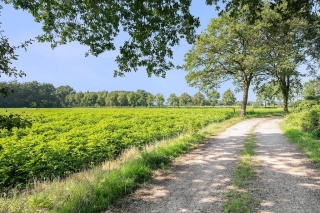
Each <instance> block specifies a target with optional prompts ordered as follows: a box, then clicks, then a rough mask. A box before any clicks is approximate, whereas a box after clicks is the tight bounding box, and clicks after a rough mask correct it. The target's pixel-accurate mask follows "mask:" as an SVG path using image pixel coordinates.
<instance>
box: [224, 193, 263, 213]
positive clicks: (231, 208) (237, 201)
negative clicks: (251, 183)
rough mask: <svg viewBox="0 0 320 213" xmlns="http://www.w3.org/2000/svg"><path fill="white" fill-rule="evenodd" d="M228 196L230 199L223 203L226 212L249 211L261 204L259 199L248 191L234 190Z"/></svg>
mask: <svg viewBox="0 0 320 213" xmlns="http://www.w3.org/2000/svg"><path fill="white" fill-rule="evenodd" d="M227 197H228V201H226V202H225V203H223V205H222V207H223V212H225V213H235V212H237V213H249V212H252V209H254V208H256V207H257V206H258V205H259V201H258V200H257V199H255V198H253V197H252V196H250V195H249V194H248V193H246V192H241V191H232V192H230V193H228V194H227Z"/></svg>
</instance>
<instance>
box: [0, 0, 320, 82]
mask: <svg viewBox="0 0 320 213" xmlns="http://www.w3.org/2000/svg"><path fill="white" fill-rule="evenodd" d="M1 2H3V3H5V4H11V5H13V7H14V8H16V9H22V10H26V11H28V12H29V13H30V14H31V15H32V16H33V17H34V18H35V21H36V22H39V23H41V24H42V26H43V27H42V29H43V34H42V35H39V36H38V37H37V40H38V41H40V42H49V43H51V46H52V47H53V48H54V47H56V46H57V45H62V44H66V43H68V42H72V41H78V42H79V43H80V44H82V45H85V46H88V47H89V50H88V51H87V52H86V55H88V54H92V55H94V56H98V55H99V54H101V53H103V52H105V51H109V50H114V49H115V48H116V47H115V44H114V39H115V38H116V37H117V36H118V35H119V33H120V32H125V33H127V34H128V37H129V38H128V40H127V41H125V42H124V43H123V45H122V46H121V47H120V55H118V56H117V58H116V62H117V63H118V67H119V69H118V70H116V71H115V76H123V75H124V74H125V73H126V72H131V71H136V70H137V69H138V67H145V68H146V71H147V73H148V75H149V76H151V75H152V74H154V75H156V76H162V77H165V75H166V71H168V70H170V69H172V68H173V67H174V64H173V63H172V62H171V61H170V59H172V57H173V52H172V47H173V46H175V45H178V44H179V42H180V40H181V39H183V38H185V39H186V40H187V42H189V43H193V42H194V41H195V39H196V34H195V29H196V28H197V27H199V26H200V23H199V18H197V17H195V16H193V15H192V14H191V13H190V6H191V2H192V1H191V0H183V1H181V0H165V1H164V0H144V1H142V0H137V1H132V0H122V1H114V0H94V1H93V0H65V1H61V0H1ZM205 2H206V4H208V5H213V4H215V5H217V9H218V10H219V11H220V12H229V14H230V15H231V16H232V17H236V16H237V15H238V13H239V11H241V9H242V7H244V6H246V7H247V8H248V10H247V11H248V12H247V17H248V20H249V21H250V22H255V21H256V20H259V19H261V13H260V12H261V11H262V8H263V6H264V3H265V1H264V0H205ZM283 2H285V1H284V0H274V1H271V2H270V5H269V9H271V10H274V11H276V12H277V13H278V14H280V16H281V17H282V19H283V20H288V19H290V18H292V17H296V16H300V17H304V18H306V19H307V20H308V21H309V22H311V23H317V22H318V7H316V6H318V4H319V2H320V1H319V0H303V1H296V0H287V5H288V6H287V8H286V10H279V9H277V5H280V4H282V3H283ZM220 3H225V7H224V8H222V9H221V8H220V7H219V5H220ZM275 29H277V28H276V27H275ZM310 36H311V37H310ZM315 37H316V38H318V35H317V34H314V33H313V34H312V33H309V37H306V38H308V39H312V38H315ZM10 46H11V45H10Z"/></svg>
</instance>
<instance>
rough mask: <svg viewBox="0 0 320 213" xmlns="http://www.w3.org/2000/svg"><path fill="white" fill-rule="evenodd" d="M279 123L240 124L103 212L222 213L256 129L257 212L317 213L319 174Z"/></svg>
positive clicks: (319, 210) (319, 205)
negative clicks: (246, 141)
mask: <svg viewBox="0 0 320 213" xmlns="http://www.w3.org/2000/svg"><path fill="white" fill-rule="evenodd" d="M281 121H282V118H277V117H273V118H257V119H250V120H246V121H243V122H240V123H238V124H236V125H234V126H232V127H230V128H228V129H227V130H226V131H225V132H223V133H222V134H220V135H219V136H216V137H211V138H209V139H208V143H207V144H204V145H200V146H199V147H198V148H197V149H195V150H194V151H192V152H191V153H190V154H187V155H185V156H183V157H181V158H180V159H179V160H178V161H177V162H175V163H174V164H173V165H172V168H171V169H170V170H164V171H162V172H161V173H159V174H158V175H156V176H155V178H154V179H153V180H151V181H149V182H148V183H146V184H145V186H144V187H142V188H141V189H139V190H137V191H136V192H135V193H133V194H132V195H130V196H128V197H127V198H125V199H123V200H120V201H119V202H118V204H117V205H115V206H114V207H113V208H112V209H110V210H108V211H107V212H106V213H120V212H132V213H156V212H159V213H160V212H161V213H177V212H193V213H195V212H197V213H198V212H199V213H200V212H201V213H205V212H208V213H209V212H210V213H213V212H223V210H222V207H221V204H222V202H223V201H224V200H225V199H226V194H227V193H228V192H229V191H230V190H231V189H232V186H231V180H232V178H233V171H234V169H235V166H236V163H237V161H238V158H239V155H240V153H241V151H242V150H243V139H245V138H246V137H248V134H249V132H250V131H251V130H252V129H254V130H255V135H256V139H257V142H258V147H257V148H256V150H255V153H256V155H257V157H256V158H257V160H259V161H260V166H259V167H257V168H256V169H257V178H256V180H255V181H254V182H253V186H252V187H253V188H252V190H250V191H251V192H252V193H253V196H254V197H256V198H258V199H259V200H260V201H261V206H260V207H259V208H258V209H255V210H254V211H255V212H261V213H262V212H263V213H267V212H268V213H269V212H270V213H271V212H274V213H286V212H290V213H294V212H303V213H307V212H310V213H320V202H319V201H320V175H319V173H318V172H317V170H316V169H315V168H314V167H313V164H312V163H310V161H309V160H307V159H306V158H305V157H304V156H303V155H302V154H301V151H299V149H297V148H296V147H295V146H294V145H292V144H290V143H288V141H287V140H286V139H285V138H284V137H283V136H282V134H281V131H280V129H279V123H280V122H281Z"/></svg>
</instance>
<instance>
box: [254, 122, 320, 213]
mask: <svg viewBox="0 0 320 213" xmlns="http://www.w3.org/2000/svg"><path fill="white" fill-rule="evenodd" d="M282 120H283V119H282V118H271V119H267V120H265V121H264V122H261V123H260V124H259V125H258V126H257V127H256V128H255V135H256V139H257V141H258V146H257V148H256V150H255V153H256V156H257V159H258V160H259V161H260V164H261V166H260V167H259V168H258V171H257V172H258V174H257V175H258V178H257V179H256V181H255V183H254V194H255V196H256V197H257V198H258V199H259V200H260V201H261V206H260V208H259V210H258V212H261V213H262V212H281V213H286V212H288V213H289V212H290V213H294V212H303V213H307V212H310V213H318V212H320V175H319V172H318V171H317V170H316V169H315V167H314V165H313V164H312V163H311V162H310V161H309V160H308V159H307V158H306V157H304V156H303V154H302V152H301V151H300V150H299V149H298V148H297V147H296V146H295V145H293V144H291V143H289V142H288V141H287V140H286V138H285V137H284V136H283V135H282V133H281V130H280V128H279V123H280V122H281V121H282Z"/></svg>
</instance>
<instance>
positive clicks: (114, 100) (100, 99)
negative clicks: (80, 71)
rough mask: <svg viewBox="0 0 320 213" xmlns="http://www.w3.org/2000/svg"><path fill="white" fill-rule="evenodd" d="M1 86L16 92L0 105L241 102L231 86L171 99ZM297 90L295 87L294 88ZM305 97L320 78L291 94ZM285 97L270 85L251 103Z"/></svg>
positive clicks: (318, 93) (316, 89)
mask: <svg viewBox="0 0 320 213" xmlns="http://www.w3.org/2000/svg"><path fill="white" fill-rule="evenodd" d="M0 87H2V88H6V90H8V91H13V93H10V94H9V96H8V97H0V107H2V108H21V107H99V106H111V107H115V106H132V107H135V106H142V107H150V106H158V107H162V106H164V105H169V106H172V107H179V106H192V105H193V106H204V105H205V106H209V105H210V106H216V105H218V106H230V105H235V104H236V105H239V104H240V103H239V102H236V97H235V94H234V92H233V91H232V90H231V89H228V90H226V91H225V92H224V93H223V94H222V96H220V93H218V92H217V91H216V90H211V91H210V92H206V93H205V94H203V93H201V92H197V93H196V94H194V95H193V96H191V95H189V94H188V93H186V92H185V93H182V94H181V95H180V96H178V95H176V94H175V93H172V94H170V96H169V97H168V98H166V97H164V95H163V94H161V93H158V94H156V95H154V94H152V93H150V92H147V91H145V90H137V91H135V92H134V91H110V92H108V91H101V92H89V91H87V92H76V91H75V90H74V89H73V88H72V87H71V86H68V85H66V86H59V87H54V85H53V84H50V83H39V82H37V81H32V82H25V83H19V82H17V81H10V82H0ZM292 91H294V90H292ZM301 96H303V97H304V98H305V99H316V98H318V97H320V78H315V79H312V80H309V81H308V82H306V83H305V84H304V85H303V88H301V90H297V91H296V93H294V92H292V93H290V97H289V98H290V100H291V101H295V100H297V99H298V98H299V97H300V98H301ZM281 100H282V95H281V92H280V88H279V86H278V85H272V84H269V85H267V86H266V87H265V88H264V90H261V91H260V93H257V100H256V102H254V103H252V102H251V103H248V105H251V104H252V105H254V106H257V107H259V106H267V105H273V106H275V105H276V104H278V103H279V102H281Z"/></svg>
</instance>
